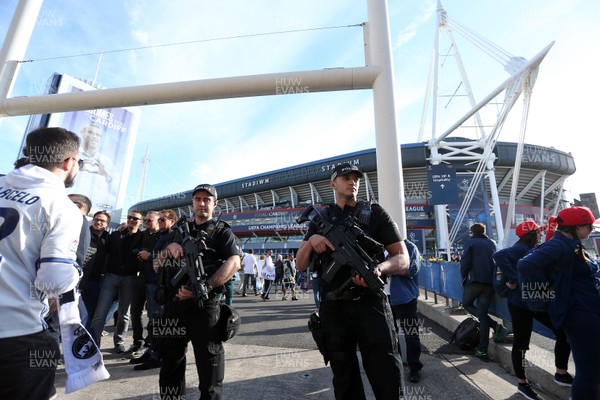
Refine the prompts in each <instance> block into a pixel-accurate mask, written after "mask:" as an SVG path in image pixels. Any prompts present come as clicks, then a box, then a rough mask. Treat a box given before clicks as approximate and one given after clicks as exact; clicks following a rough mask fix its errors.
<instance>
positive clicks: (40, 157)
mask: <svg viewBox="0 0 600 400" xmlns="http://www.w3.org/2000/svg"><path fill="white" fill-rule="evenodd" d="M79 144H80V141H79V136H77V135H76V134H75V133H73V132H71V131H68V130H66V129H63V128H46V127H44V128H38V129H36V130H34V131H31V132H29V133H28V134H27V137H26V139H25V147H24V148H23V154H24V155H25V156H26V157H27V159H28V161H29V164H33V165H36V166H38V167H41V168H45V169H48V170H49V169H52V168H57V167H59V166H60V165H61V164H62V163H63V162H64V161H65V160H67V159H68V158H69V157H74V156H77V155H78V154H79ZM25 164H26V163H25V161H23V160H22V159H19V160H17V161H16V162H15V166H16V165H19V167H21V166H23V165H25Z"/></svg>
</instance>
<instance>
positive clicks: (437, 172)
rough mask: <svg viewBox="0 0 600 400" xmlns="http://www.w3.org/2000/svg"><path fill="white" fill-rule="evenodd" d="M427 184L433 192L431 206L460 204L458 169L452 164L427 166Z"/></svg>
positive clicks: (430, 200)
mask: <svg viewBox="0 0 600 400" xmlns="http://www.w3.org/2000/svg"><path fill="white" fill-rule="evenodd" d="M427 183H428V185H429V191H430V192H431V199H429V204H433V205H438V204H456V203H458V189H457V186H456V169H455V168H454V166H453V165H450V164H438V165H429V166H427Z"/></svg>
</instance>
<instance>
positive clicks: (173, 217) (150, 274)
mask: <svg viewBox="0 0 600 400" xmlns="http://www.w3.org/2000/svg"><path fill="white" fill-rule="evenodd" d="M176 222H177V214H175V211H173V210H162V211H161V212H160V216H159V218H158V229H159V238H158V240H157V242H156V244H155V245H154V248H153V250H152V252H151V253H150V255H149V257H148V259H147V261H148V262H149V263H150V264H153V262H154V258H156V256H157V254H158V252H160V251H161V250H163V249H164V248H165V247H166V246H167V244H169V240H170V237H169V234H170V233H171V231H172V230H173V224H175V223H176ZM144 268H145V269H144V278H145V281H146V309H147V315H148V335H147V336H146V343H145V345H146V347H147V350H146V351H145V352H144V353H143V354H142V355H141V356H139V357H134V358H132V359H131V360H130V361H129V363H130V364H139V365H136V366H135V367H134V368H133V369H135V370H137V371H145V370H148V369H153V368H160V367H161V366H162V360H161V357H160V352H159V351H158V347H159V339H158V338H157V337H155V336H156V335H155V330H157V329H155V327H158V326H159V325H160V324H159V321H160V316H161V314H162V310H163V306H162V305H161V304H158V302H157V301H156V290H157V276H156V272H155V271H154V268H153V267H152V266H151V265H148V263H145V264H144Z"/></svg>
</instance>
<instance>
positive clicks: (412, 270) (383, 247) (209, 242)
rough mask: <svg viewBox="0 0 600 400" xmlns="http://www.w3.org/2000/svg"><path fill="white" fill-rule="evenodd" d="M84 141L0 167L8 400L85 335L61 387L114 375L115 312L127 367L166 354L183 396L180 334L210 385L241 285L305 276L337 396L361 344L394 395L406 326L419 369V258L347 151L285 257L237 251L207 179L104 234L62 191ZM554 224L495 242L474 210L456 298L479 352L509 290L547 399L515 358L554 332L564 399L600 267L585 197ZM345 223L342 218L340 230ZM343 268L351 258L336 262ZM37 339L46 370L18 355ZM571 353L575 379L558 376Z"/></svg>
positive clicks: (2, 353) (517, 326)
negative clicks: (109, 365)
mask: <svg viewBox="0 0 600 400" xmlns="http://www.w3.org/2000/svg"><path fill="white" fill-rule="evenodd" d="M79 146H80V139H79V138H78V137H77V135H75V134H74V133H72V132H69V131H67V130H64V129H61V128H42V129H39V130H36V131H33V132H31V133H30V134H29V135H28V136H27V138H26V147H25V149H24V155H25V157H24V158H23V159H21V160H18V161H17V163H16V164H15V167H16V168H15V170H14V171H12V172H10V173H9V174H8V175H7V176H6V177H3V178H0V186H1V187H2V188H8V189H7V190H8V191H4V192H2V195H1V196H0V217H2V218H3V222H2V224H1V225H0V311H1V313H2V316H3V318H2V319H1V320H0V375H1V376H3V377H6V378H8V380H6V382H7V384H5V385H0V398H14V399H29V398H36V399H37V398H39V399H47V398H52V396H53V395H55V393H56V389H55V388H54V377H55V372H56V366H57V365H58V363H57V362H56V360H58V359H59V358H60V356H61V354H60V342H61V341H62V342H63V345H64V344H65V341H69V343H71V342H72V341H73V340H78V341H80V342H81V343H83V342H85V343H86V345H85V346H81V348H85V349H86V350H85V351H87V352H88V353H89V357H80V356H81V352H82V351H84V350H78V351H79V353H78V354H77V355H75V356H74V355H73V354H70V353H69V352H68V351H67V350H65V349H63V351H64V352H65V353H68V354H64V358H65V366H66V370H67V374H68V375H69V374H72V376H73V380H72V381H68V383H67V387H68V390H77V389H79V388H81V387H83V386H85V385H88V384H91V383H93V382H94V381H97V380H100V379H106V378H107V377H108V373H107V372H106V370H105V369H104V366H103V364H102V356H101V355H100V352H99V351H98V349H99V347H100V344H101V340H102V339H103V336H105V326H106V325H107V324H108V323H109V321H110V320H111V319H113V320H114V330H113V335H112V346H113V349H114V352H115V353H116V354H128V355H130V356H131V359H130V361H129V362H130V363H131V364H133V365H134V366H133V368H134V369H135V370H148V369H154V368H156V369H158V368H159V369H160V371H159V373H158V375H159V376H158V382H159V387H160V397H161V398H162V399H176V398H185V391H186V381H185V369H186V353H187V348H188V344H189V343H190V342H191V344H192V347H193V351H194V355H195V363H196V368H197V373H198V377H199V383H198V387H199V390H200V393H201V397H202V398H211V399H220V398H221V397H222V396H221V393H222V387H223V379H224V370H225V356H224V348H223V342H224V341H226V340H228V339H229V338H231V337H232V335H235V333H236V332H237V329H238V327H239V318H237V320H236V312H235V310H233V309H232V308H231V305H232V304H233V299H234V295H235V294H236V293H237V294H238V295H239V296H241V297H247V296H248V295H249V294H250V293H253V294H254V296H257V301H259V302H268V301H273V300H281V301H296V300H298V298H299V295H300V293H306V292H307V291H308V289H309V288H312V292H313V296H314V304H315V312H314V313H313V315H312V316H311V318H310V321H311V324H309V326H310V327H311V331H312V333H313V337H314V338H315V340H316V341H317V345H318V348H319V350H320V351H321V353H322V354H323V357H324V360H325V362H326V363H329V365H330V367H331V369H332V372H333V382H332V383H333V389H334V393H335V397H336V399H364V398H365V395H364V386H363V382H362V380H361V378H360V375H361V373H360V368H359V358H358V356H357V349H358V351H359V352H360V354H361V359H362V366H363V368H364V370H365V373H366V375H367V377H368V380H369V383H370V385H371V388H372V390H373V393H374V394H375V397H376V398H377V399H398V398H400V396H401V395H402V393H403V388H404V383H403V382H404V378H403V360H402V357H401V354H400V353H401V350H400V349H401V347H402V346H401V345H400V337H401V336H403V337H404V338H405V339H406V354H404V355H403V356H404V359H405V360H404V361H405V362H406V364H407V366H408V369H409V376H408V379H409V380H410V382H413V383H414V382H419V381H420V380H421V379H422V375H421V374H422V369H423V364H422V362H421V360H420V354H421V343H420V337H419V331H420V329H419V328H421V326H420V325H421V323H420V322H419V321H420V320H419V318H418V315H417V299H418V296H419V285H418V274H419V269H420V266H421V262H422V257H421V255H420V253H419V250H418V248H417V246H416V245H415V244H414V243H412V242H410V241H409V240H406V239H405V238H403V237H402V235H401V233H400V232H399V230H398V227H397V225H396V224H395V223H394V221H393V220H392V219H391V217H390V215H389V214H388V213H387V212H386V210H384V209H383V208H382V207H381V206H380V205H378V204H376V203H374V202H369V201H359V200H357V193H358V189H359V186H360V182H361V179H362V178H363V176H364V175H363V173H362V172H361V171H360V170H359V169H358V168H357V167H356V166H355V165H352V164H349V163H342V164H339V165H337V166H336V167H335V168H333V170H332V174H331V179H330V186H331V188H332V190H333V191H334V194H335V203H334V204H332V205H330V206H328V207H326V208H324V209H323V210H322V211H316V210H314V209H313V210H312V211H313V213H312V214H307V215H309V216H310V217H307V220H308V221H309V224H308V231H307V233H306V235H305V237H304V239H303V241H302V243H301V245H300V247H299V249H298V252H297V255H296V257H294V254H273V251H272V250H267V251H266V252H264V253H262V254H255V253H254V250H253V249H247V250H246V251H242V249H241V248H240V247H239V245H238V240H237V238H236V236H235V235H234V233H233V231H232V229H231V227H230V226H229V225H228V224H227V223H226V222H224V221H222V220H221V219H219V218H215V216H214V210H215V207H217V204H218V201H219V199H218V194H217V190H216V188H215V187H214V186H213V185H211V184H206V183H205V184H200V185H198V186H196V187H195V188H194V189H193V190H192V205H191V206H192V209H193V211H194V215H193V216H192V218H191V219H190V220H187V219H178V217H177V214H176V213H175V211H174V210H170V209H164V210H157V211H150V212H146V213H142V212H140V211H137V210H130V211H129V212H128V214H127V219H126V222H124V223H123V224H121V225H120V226H119V227H118V228H116V229H114V230H113V231H112V232H109V231H108V226H109V223H110V221H111V217H110V214H109V213H107V212H105V211H97V212H95V213H94V214H93V216H92V217H91V221H89V220H88V217H87V216H88V214H89V213H90V210H91V204H92V203H91V201H90V199H89V198H88V197H87V196H85V195H84V194H71V195H69V196H68V197H67V196H66V195H65V194H64V189H65V188H66V187H69V186H70V185H71V184H72V183H73V182H74V180H75V177H76V175H77V172H78V170H79V168H80V167H81V166H82V165H83V162H82V160H81V154H80V151H79ZM309 210H310V207H309ZM553 221H554V222H555V224H556V227H555V228H556V229H552V230H550V231H549V232H551V234H552V236H553V237H552V238H550V235H547V237H546V241H545V242H544V243H543V244H541V238H542V228H541V227H540V226H538V225H537V224H536V223H535V222H533V221H526V222H523V223H521V224H519V225H518V226H517V228H516V235H517V236H518V238H519V239H518V241H517V242H516V243H515V244H514V245H513V246H511V247H508V248H505V249H501V250H499V249H498V248H497V246H496V243H495V242H494V241H493V240H492V239H491V238H489V237H488V236H487V235H486V227H485V225H484V224H481V223H475V224H473V225H472V226H471V227H470V233H471V238H470V240H469V241H468V242H467V243H465V244H464V246H463V252H462V254H461V256H460V258H459V259H458V258H457V259H456V261H459V262H460V272H461V276H462V278H463V282H462V283H463V299H462V304H463V306H464V307H465V309H467V310H468V311H469V312H470V313H472V314H473V315H474V316H476V317H477V319H478V321H479V324H480V333H479V346H478V347H477V348H476V349H475V352H474V355H475V356H476V357H478V358H479V359H481V360H483V361H488V345H489V338H490V329H491V330H492V331H493V340H494V341H496V342H503V341H504V339H505V337H506V335H507V334H508V332H509V330H508V329H507V327H505V326H504V325H503V324H502V323H499V322H497V321H496V320H495V319H493V318H491V317H490V316H489V315H488V309H489V306H490V303H491V301H492V298H493V297H494V296H495V294H498V295H500V296H503V297H506V298H507V299H508V309H509V312H510V316H511V325H512V332H513V334H514V339H513V346H512V352H511V356H512V363H513V368H514V371H515V375H516V379H517V390H518V392H519V393H520V394H521V395H523V396H524V397H525V398H527V399H533V400H535V399H539V398H541V397H540V396H539V395H538V394H537V393H536V392H535V391H534V390H533V388H532V386H531V385H530V382H529V381H528V379H527V376H526V373H525V368H524V367H525V365H526V363H525V362H524V361H525V357H526V351H527V350H528V348H529V343H530V339H531V334H532V323H533V321H534V320H537V321H539V322H540V323H542V324H543V325H545V326H546V327H548V328H549V329H550V330H551V331H552V332H553V333H554V335H555V336H556V345H555V349H554V352H555V366H556V371H555V375H554V378H555V381H556V383H557V384H559V385H563V386H572V396H573V397H572V398H573V399H576V400H579V399H596V398H600V379H598V378H599V376H598V374H599V372H598V371H600V350H599V349H598V346H596V345H595V341H596V338H597V337H598V336H599V335H600V295H599V292H598V287H599V284H598V282H600V280H599V279H598V276H600V271H599V267H598V264H597V263H596V262H594V261H593V260H592V257H591V256H590V255H589V254H588V253H587V252H586V250H585V248H584V247H583V246H582V244H581V241H582V240H584V239H586V238H587V237H588V236H589V235H590V233H591V232H592V229H593V224H594V222H595V218H594V216H593V215H592V213H591V211H590V210H589V209H587V208H585V207H569V208H566V209H564V210H562V211H561V212H560V213H559V214H558V216H557V217H556V219H554V220H553ZM350 225H351V226H352V230H349V231H348V230H345V229H347V227H348V226H350ZM356 232H360V234H357V233H356ZM352 235H355V236H352ZM348 238H351V239H353V240H349V239H348ZM364 238H368V241H365V240H364ZM354 239H355V240H354ZM25 243H27V246H25ZM338 249H343V251H336V250H338ZM357 257H358V258H357ZM357 260H362V261H363V262H364V263H358V264H360V265H357ZM365 263H366V264H369V267H365ZM341 265H347V266H350V267H351V268H337V269H336V266H341ZM198 266H201V268H200V267H198ZM371 267H373V268H371ZM199 272H201V273H202V275H201V276H200V275H198V273H199ZM194 274H196V275H194ZM236 276H237V277H238V279H236ZM500 278H501V279H500ZM238 280H239V286H238V287H237V288H236V287H235V285H236V282H238ZM32 291H33V292H34V293H33V294H32ZM258 296H260V299H259V298H258ZM74 310H76V311H74ZM144 310H146V313H147V318H146V320H147V325H146V326H144V325H143V321H144V319H143V312H144ZM67 321H68V323H67ZM130 321H131V330H132V335H131V336H132V342H131V343H130V344H129V345H127V344H126V339H127V333H128V330H129V324H130ZM236 321H237V322H236ZM236 324H237V325H236ZM165 326H168V327H169V333H168V334H165V333H164V329H163V328H164V327H165ZM88 332H89V333H88ZM177 332H178V333H177ZM76 335H77V337H75V336H76ZM63 347H64V346H63ZM32 348H35V349H39V350H40V353H39V355H40V357H46V358H49V359H50V360H51V361H53V362H54V368H45V369H36V370H33V369H31V368H28V367H27V363H28V362H29V361H30V358H31V349H32ZM571 354H572V356H573V359H574V361H575V366H576V374H575V376H573V375H571V374H570V373H569V372H568V360H569V357H570V355H571ZM88 358H89V361H86V360H87V359H88ZM86 363H87V364H86ZM75 375H77V379H75V378H74V376H75ZM69 382H70V383H69ZM32 383H34V384H32ZM69 385H71V386H69Z"/></svg>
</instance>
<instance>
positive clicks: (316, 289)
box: [296, 264, 321, 312]
mask: <svg viewBox="0 0 600 400" xmlns="http://www.w3.org/2000/svg"><path fill="white" fill-rule="evenodd" d="M303 272H305V273H306V276H308V277H309V278H308V279H310V286H311V287H312V291H313V300H314V302H315V307H317V312H319V307H321V290H320V286H319V276H318V274H317V271H315V270H314V269H313V265H312V264H311V265H310V266H309V267H308V269H307V270H306V271H303ZM298 274H300V272H297V273H296V275H298ZM296 279H297V278H296Z"/></svg>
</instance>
